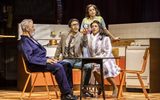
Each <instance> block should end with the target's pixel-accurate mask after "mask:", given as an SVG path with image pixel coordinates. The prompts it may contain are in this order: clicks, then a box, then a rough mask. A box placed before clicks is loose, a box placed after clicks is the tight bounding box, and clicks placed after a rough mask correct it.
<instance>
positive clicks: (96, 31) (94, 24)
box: [91, 23, 99, 34]
mask: <svg viewBox="0 0 160 100" xmlns="http://www.w3.org/2000/svg"><path fill="white" fill-rule="evenodd" d="M91 29H92V33H93V34H97V33H98V32H99V26H98V24H97V23H93V24H92V25H91Z"/></svg>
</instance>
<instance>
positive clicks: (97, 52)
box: [88, 20, 120, 97]
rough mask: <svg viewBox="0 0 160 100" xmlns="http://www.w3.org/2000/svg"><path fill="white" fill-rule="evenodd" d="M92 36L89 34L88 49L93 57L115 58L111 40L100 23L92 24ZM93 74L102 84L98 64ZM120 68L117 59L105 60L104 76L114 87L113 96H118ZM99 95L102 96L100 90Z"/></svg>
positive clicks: (94, 22)
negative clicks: (116, 81) (117, 83)
mask: <svg viewBox="0 0 160 100" xmlns="http://www.w3.org/2000/svg"><path fill="white" fill-rule="evenodd" d="M91 30H92V32H91V34H88V49H89V52H90V56H91V57H113V55H112V45H111V40H110V38H109V37H108V36H106V34H105V33H104V32H103V29H102V26H101V24H100V23H99V21H97V20H95V21H93V22H92V23H91ZM94 66H95V67H94V68H93V74H94V76H95V80H96V81H97V82H98V83H100V82H101V81H100V67H99V65H98V64H94ZM119 73H120V68H119V67H118V66H117V65H116V62H115V59H104V60H103V75H104V79H107V80H108V81H109V83H111V85H112V86H113V93H112V96H113V97H116V96H117V91H118V89H117V86H116V84H115V81H114V77H116V76H117V75H119ZM98 94H99V95H100V94H101V89H100V88H99V91H98Z"/></svg>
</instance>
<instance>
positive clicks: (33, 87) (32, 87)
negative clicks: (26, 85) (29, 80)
mask: <svg viewBox="0 0 160 100" xmlns="http://www.w3.org/2000/svg"><path fill="white" fill-rule="evenodd" d="M37 76H38V73H36V76H35V78H34V80H33V84H32V88H31V91H30V93H29V98H30V97H31V94H32V91H33V89H34V84H35V82H36V80H37Z"/></svg>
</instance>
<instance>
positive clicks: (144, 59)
mask: <svg viewBox="0 0 160 100" xmlns="http://www.w3.org/2000/svg"><path fill="white" fill-rule="evenodd" d="M148 56H149V48H146V50H145V53H144V56H143V63H142V67H141V70H122V79H121V83H120V88H119V92H118V99H119V98H120V97H121V96H122V86H123V84H124V79H125V75H126V73H129V74H137V77H138V79H139V82H140V84H141V87H142V89H143V93H144V95H145V97H146V98H147V99H149V96H148V94H147V91H146V89H145V86H144V83H143V80H142V77H141V75H140V74H142V73H144V72H145V69H146V64H147V59H148Z"/></svg>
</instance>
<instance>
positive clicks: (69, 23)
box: [68, 18, 79, 27]
mask: <svg viewBox="0 0 160 100" xmlns="http://www.w3.org/2000/svg"><path fill="white" fill-rule="evenodd" d="M73 21H76V22H78V23H79V20H78V19H76V18H72V19H70V20H69V21H68V26H69V27H71V23H72V22H73Z"/></svg>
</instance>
